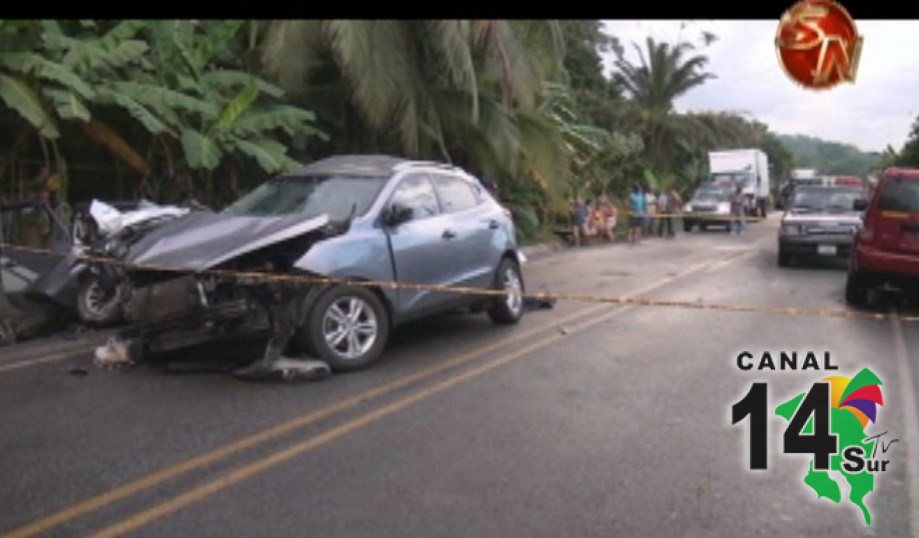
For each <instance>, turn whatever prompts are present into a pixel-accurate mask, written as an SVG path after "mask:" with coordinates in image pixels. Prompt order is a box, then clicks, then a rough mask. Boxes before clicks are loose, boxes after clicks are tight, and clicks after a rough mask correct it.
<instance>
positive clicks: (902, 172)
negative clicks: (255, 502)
mask: <svg viewBox="0 0 919 538" xmlns="http://www.w3.org/2000/svg"><path fill="white" fill-rule="evenodd" d="M884 177H885V178H887V177H903V178H906V179H919V168H899V167H895V166H892V167H890V168H888V169H886V170H884Z"/></svg>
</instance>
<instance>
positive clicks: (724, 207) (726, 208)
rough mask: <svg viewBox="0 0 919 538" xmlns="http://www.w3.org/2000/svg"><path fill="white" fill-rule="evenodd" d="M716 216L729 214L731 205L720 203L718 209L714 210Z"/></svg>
mask: <svg viewBox="0 0 919 538" xmlns="http://www.w3.org/2000/svg"><path fill="white" fill-rule="evenodd" d="M715 211H716V212H717V213H718V214H721V215H727V214H728V213H730V212H731V204H729V203H728V202H720V203H719V204H718V209H716V210H715Z"/></svg>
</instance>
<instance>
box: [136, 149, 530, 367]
mask: <svg viewBox="0 0 919 538" xmlns="http://www.w3.org/2000/svg"><path fill="white" fill-rule="evenodd" d="M126 259H127V260H128V261H129V262H132V263H134V264H139V265H143V266H144V267H142V268H137V267H135V268H132V269H131V271H130V277H131V282H132V285H131V290H132V291H131V293H129V294H126V295H127V301H128V302H129V304H128V305H127V310H128V312H129V313H130V314H132V315H133V316H134V317H135V318H138V319H139V320H140V321H143V322H144V324H145V326H146V327H145V329H144V331H143V335H142V336H137V335H136V333H126V339H128V338H132V339H133V340H130V341H129V343H128V348H129V349H131V350H134V351H135V352H137V351H138V350H140V351H141V352H142V351H150V350H161V349H165V348H167V347H168V346H169V345H170V338H169V335H170V334H171V333H172V332H174V330H175V329H176V328H177V327H180V328H181V329H182V330H183V331H187V330H189V329H190V328H192V327H193V328H195V329H196V330H198V334H199V336H200V338H201V339H203V340H206V339H209V338H213V337H215V336H218V335H219V334H222V332H223V331H227V330H230V331H236V330H238V328H239V327H240V326H243V325H246V324H248V323H250V322H252V323H253V324H255V323H257V321H258V320H259V319H264V318H263V317H261V316H260V315H259V312H264V314H265V317H267V318H268V322H269V323H270V325H271V328H270V330H271V338H270V340H269V342H268V345H267V348H266V356H268V355H275V356H277V355H279V354H280V352H281V351H282V350H287V349H290V348H291V347H294V348H297V349H298V350H300V351H303V352H306V353H307V354H310V355H315V356H318V357H320V358H322V359H323V360H325V361H326V362H327V363H328V364H329V365H330V366H331V368H332V369H333V370H336V371H345V370H355V369H358V368H361V367H364V366H367V365H369V364H370V363H372V362H373V361H374V360H375V359H376V358H377V357H378V356H379V355H380V353H381V352H382V351H383V348H384V346H385V345H386V341H387V338H388V336H389V332H390V328H392V327H394V326H396V325H399V324H401V323H404V322H407V321H410V320H414V319H418V318H422V317H425V316H430V315H433V314H438V313H442V312H446V311H449V310H454V309H456V308H457V307H472V308H473V309H479V310H485V311H487V313H488V315H489V316H490V317H491V319H492V320H493V321H494V322H495V323H499V324H511V323H516V322H517V321H518V320H519V319H520V318H521V316H522V315H523V301H522V293H523V290H524V281H523V276H522V273H521V264H522V261H523V259H522V256H521V254H520V253H519V251H518V248H517V243H516V239H515V233H514V225H513V222H512V220H511V217H510V213H509V211H508V210H506V209H505V208H503V207H502V206H501V205H499V204H498V202H496V201H495V200H494V198H492V196H491V195H490V194H489V193H488V192H487V191H486V190H485V189H484V188H483V187H482V185H481V183H480V182H479V181H478V180H477V179H475V178H474V177H472V176H470V175H469V174H467V173H465V172H464V171H462V170H461V169H459V168H456V167H453V166H447V165H443V164H438V163H433V162H418V161H409V160H404V159H399V158H394V157H388V156H340V157H332V158H328V159H323V160H320V161H317V162H315V163H313V164H310V165H308V166H305V167H302V168H299V169H296V170H294V171H292V172H288V173H285V174H283V175H281V176H279V177H277V178H274V179H271V180H269V181H267V182H266V183H264V184H262V185H260V186H259V187H258V188H256V189H255V190H253V191H252V192H250V193H249V194H247V195H245V196H243V197H242V198H240V199H239V200H238V201H236V202H235V203H233V204H232V205H230V206H229V207H227V208H226V209H225V210H223V211H222V212H220V213H206V212H201V213H192V214H190V215H188V216H185V217H182V218H180V219H178V220H174V221H172V222H168V223H166V224H165V225H163V226H161V227H159V228H157V229H156V230H153V231H152V232H150V233H149V234H147V235H145V236H144V237H142V238H141V239H140V240H139V241H138V242H137V243H135V244H134V245H131V247H130V251H129V253H128V255H127V257H126ZM159 268H162V270H159ZM214 270H230V271H246V272H250V273H251V272H253V271H258V272H264V273H269V274H274V275H300V276H303V277H308V278H330V279H335V280H336V282H337V283H335V284H334V285H332V284H323V283H320V282H313V283H311V284H304V285H300V286H295V285H293V284H290V283H285V282H277V281H268V282H266V281H264V280H259V279H253V278H237V277H233V276H231V275H227V274H224V273H221V274H214ZM176 271H180V273H177V272H176ZM361 280H363V281H373V282H392V283H395V284H402V285H404V286H403V287H399V288H398V289H394V288H393V287H390V286H379V285H374V286H364V285H360V284H355V283H353V282H354V281H361ZM416 284H420V285H426V286H464V287H474V288H486V289H497V290H504V291H506V292H507V293H506V294H503V295H498V296H495V295H490V296H489V295H478V294H460V293H456V292H451V291H445V290H434V289H430V288H413V287H411V285H416ZM188 341H189V339H183V340H182V342H183V345H184V343H187V342H188ZM285 354H286V352H285Z"/></svg>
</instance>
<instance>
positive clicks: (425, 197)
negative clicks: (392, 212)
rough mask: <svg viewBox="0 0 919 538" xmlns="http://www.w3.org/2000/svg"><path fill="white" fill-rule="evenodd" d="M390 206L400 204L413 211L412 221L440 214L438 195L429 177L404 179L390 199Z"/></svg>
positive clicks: (420, 176)
mask: <svg viewBox="0 0 919 538" xmlns="http://www.w3.org/2000/svg"><path fill="white" fill-rule="evenodd" d="M389 203H390V205H393V204H399V205H400V206H402V207H405V208H409V209H411V210H412V220H417V219H423V218H426V217H432V216H434V215H437V214H438V213H439V212H440V209H439V208H438V206H437V195H436V194H434V187H432V186H431V182H430V181H429V180H428V178H427V176H422V175H414V176H409V177H407V178H405V179H403V180H402V181H401V182H400V183H399V186H398V187H396V190H395V191H394V192H393V195H392V198H390V202H389Z"/></svg>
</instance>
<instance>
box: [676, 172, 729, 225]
mask: <svg viewBox="0 0 919 538" xmlns="http://www.w3.org/2000/svg"><path fill="white" fill-rule="evenodd" d="M734 188H735V187H734V184H733V183H728V184H711V183H706V184H704V185H701V186H700V187H699V188H698V189H696V192H695V194H693V196H692V198H691V199H690V200H689V201H688V202H686V205H685V206H683V215H682V217H683V231H684V232H689V231H691V230H692V229H693V227H694V226H697V225H698V226H699V229H700V230H703V231H704V230H705V229H706V228H708V227H709V226H712V225H714V226H724V228H725V229H726V230H730V220H728V218H729V217H730V216H731V193H733V192H734Z"/></svg>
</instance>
